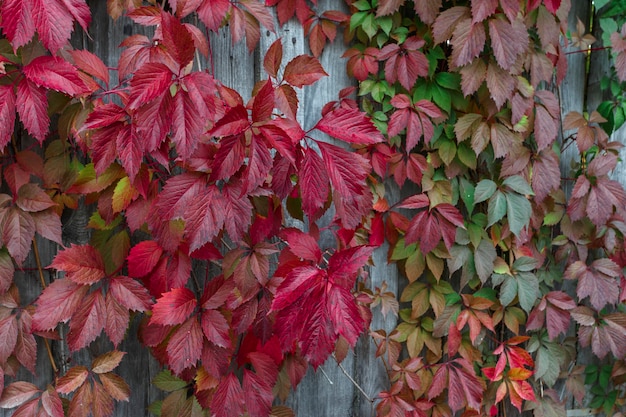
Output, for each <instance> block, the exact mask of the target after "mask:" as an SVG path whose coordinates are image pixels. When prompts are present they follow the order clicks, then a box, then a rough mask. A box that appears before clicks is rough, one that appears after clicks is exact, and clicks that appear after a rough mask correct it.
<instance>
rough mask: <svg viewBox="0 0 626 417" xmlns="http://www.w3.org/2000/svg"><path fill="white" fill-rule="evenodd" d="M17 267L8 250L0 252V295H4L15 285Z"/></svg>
mask: <svg viewBox="0 0 626 417" xmlns="http://www.w3.org/2000/svg"><path fill="white" fill-rule="evenodd" d="M13 274H15V267H14V266H13V261H12V260H11V256H9V253H8V252H7V251H6V250H1V251H0V294H4V293H5V292H6V291H7V290H8V289H9V287H10V286H11V283H13Z"/></svg>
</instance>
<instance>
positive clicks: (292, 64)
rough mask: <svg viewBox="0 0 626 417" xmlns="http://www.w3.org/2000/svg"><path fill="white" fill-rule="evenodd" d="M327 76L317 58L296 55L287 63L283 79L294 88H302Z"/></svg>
mask: <svg viewBox="0 0 626 417" xmlns="http://www.w3.org/2000/svg"><path fill="white" fill-rule="evenodd" d="M327 75H328V74H327V73H326V71H324V68H322V65H321V64H320V62H319V61H318V59H317V58H315V57H312V56H308V55H298V56H297V57H295V58H294V59H292V60H291V61H289V63H288V64H287V66H286V67H285V72H284V75H283V78H284V80H285V81H286V82H287V83H289V84H291V85H293V86H294V87H303V86H305V85H311V84H313V83H315V82H316V81H317V80H319V79H320V78H322V77H325V76H327Z"/></svg>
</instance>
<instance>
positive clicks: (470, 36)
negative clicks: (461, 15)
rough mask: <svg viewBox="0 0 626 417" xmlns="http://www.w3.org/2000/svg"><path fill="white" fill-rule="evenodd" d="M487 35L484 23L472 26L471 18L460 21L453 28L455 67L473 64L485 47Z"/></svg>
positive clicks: (451, 56) (453, 63)
mask: <svg viewBox="0 0 626 417" xmlns="http://www.w3.org/2000/svg"><path fill="white" fill-rule="evenodd" d="M486 39H487V35H486V33H485V27H484V25H483V24H482V23H476V24H472V19H471V18H469V17H468V18H466V19H459V21H458V22H456V24H455V26H454V27H453V33H452V40H451V44H452V54H451V55H450V62H451V64H452V65H453V67H455V68H457V67H462V66H464V65H467V64H469V63H471V62H472V61H473V60H474V59H475V58H477V57H478V55H480V53H481V52H482V50H483V48H484V47H485V41H486Z"/></svg>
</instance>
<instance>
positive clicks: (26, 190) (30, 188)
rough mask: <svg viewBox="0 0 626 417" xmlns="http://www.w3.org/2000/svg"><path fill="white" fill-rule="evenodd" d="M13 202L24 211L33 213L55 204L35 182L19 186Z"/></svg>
mask: <svg viewBox="0 0 626 417" xmlns="http://www.w3.org/2000/svg"><path fill="white" fill-rule="evenodd" d="M15 204H16V205H17V206H18V207H19V208H21V209H22V210H24V211H27V212H31V213H35V212H39V211H44V210H45V209H48V208H50V207H54V206H56V205H57V203H55V202H54V201H52V199H51V198H50V196H48V194H46V192H45V191H44V190H42V189H41V188H40V187H39V186H38V185H37V184H34V183H28V184H24V185H22V186H21V187H20V189H19V191H18V192H17V200H16V201H15Z"/></svg>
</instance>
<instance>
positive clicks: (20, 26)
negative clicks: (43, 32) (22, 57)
mask: <svg viewBox="0 0 626 417" xmlns="http://www.w3.org/2000/svg"><path fill="white" fill-rule="evenodd" d="M0 13H2V32H3V33H4V35H5V36H6V37H7V39H9V41H10V42H11V45H13V49H14V50H17V49H18V48H19V47H20V46H24V45H26V44H27V43H28V42H30V40H31V39H32V37H33V36H34V35H35V22H34V21H33V11H32V5H31V2H30V1H29V0H5V1H3V2H2V5H1V8H0Z"/></svg>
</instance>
